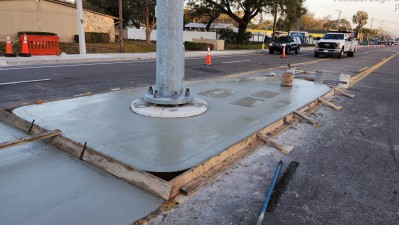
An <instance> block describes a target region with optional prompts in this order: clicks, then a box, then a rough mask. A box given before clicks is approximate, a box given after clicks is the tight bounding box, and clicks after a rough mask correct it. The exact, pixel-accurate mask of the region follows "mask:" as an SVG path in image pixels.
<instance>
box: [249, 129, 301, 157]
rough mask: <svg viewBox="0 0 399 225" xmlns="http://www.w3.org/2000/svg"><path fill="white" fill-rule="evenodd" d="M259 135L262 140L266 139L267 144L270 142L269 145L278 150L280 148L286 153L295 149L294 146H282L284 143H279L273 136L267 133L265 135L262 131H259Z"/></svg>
mask: <svg viewBox="0 0 399 225" xmlns="http://www.w3.org/2000/svg"><path fill="white" fill-rule="evenodd" d="M257 136H258V138H259V139H260V140H262V141H264V142H265V143H266V144H268V145H270V146H272V147H275V148H277V149H278V150H280V151H281V152H282V153H284V154H289V153H290V152H291V151H292V150H293V149H294V147H292V146H282V145H280V144H278V143H277V142H276V140H274V139H273V138H270V137H268V136H267V135H264V134H262V133H259V132H258V133H257Z"/></svg>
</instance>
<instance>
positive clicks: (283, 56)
mask: <svg viewBox="0 0 399 225" xmlns="http://www.w3.org/2000/svg"><path fill="white" fill-rule="evenodd" d="M281 58H283V59H285V58H287V56H286V55H285V46H283V53H282V54H281Z"/></svg>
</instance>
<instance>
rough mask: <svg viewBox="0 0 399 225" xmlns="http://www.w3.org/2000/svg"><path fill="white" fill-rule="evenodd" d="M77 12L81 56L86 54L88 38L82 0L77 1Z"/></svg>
mask: <svg viewBox="0 0 399 225" xmlns="http://www.w3.org/2000/svg"><path fill="white" fill-rule="evenodd" d="M76 11H77V14H78V30H79V52H80V54H82V55H84V54H86V38H85V28H84V21H83V18H84V17H83V4H82V0H76Z"/></svg>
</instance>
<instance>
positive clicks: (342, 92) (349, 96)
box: [334, 88, 355, 98]
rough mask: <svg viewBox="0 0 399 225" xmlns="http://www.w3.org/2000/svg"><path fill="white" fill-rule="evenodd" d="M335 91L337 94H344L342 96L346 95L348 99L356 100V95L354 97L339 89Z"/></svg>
mask: <svg viewBox="0 0 399 225" xmlns="http://www.w3.org/2000/svg"><path fill="white" fill-rule="evenodd" d="M334 91H336V92H338V93H340V94H342V95H345V96H346V97H348V98H354V97H355V95H353V94H348V93H346V92H344V91H342V90H340V89H339V88H334Z"/></svg>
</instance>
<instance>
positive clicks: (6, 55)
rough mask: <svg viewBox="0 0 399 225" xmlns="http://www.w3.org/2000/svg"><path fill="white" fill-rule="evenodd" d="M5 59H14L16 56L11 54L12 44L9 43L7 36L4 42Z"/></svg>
mask: <svg viewBox="0 0 399 225" xmlns="http://www.w3.org/2000/svg"><path fill="white" fill-rule="evenodd" d="M4 56H5V57H16V56H17V55H16V54H15V53H13V51H12V44H11V41H10V36H7V41H6V53H4Z"/></svg>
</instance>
